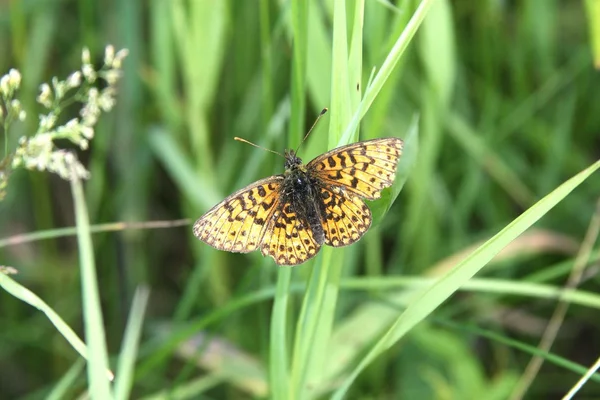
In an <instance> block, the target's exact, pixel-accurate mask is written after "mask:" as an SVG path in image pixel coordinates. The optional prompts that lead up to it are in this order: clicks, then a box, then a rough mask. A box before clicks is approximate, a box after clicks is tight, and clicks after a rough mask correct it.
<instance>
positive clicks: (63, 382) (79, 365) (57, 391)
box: [46, 358, 85, 400]
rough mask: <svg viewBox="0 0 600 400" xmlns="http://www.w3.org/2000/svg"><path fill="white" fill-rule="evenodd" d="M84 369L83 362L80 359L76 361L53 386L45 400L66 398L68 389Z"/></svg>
mask: <svg viewBox="0 0 600 400" xmlns="http://www.w3.org/2000/svg"><path fill="white" fill-rule="evenodd" d="M84 368H85V362H84V361H83V360H82V359H81V358H80V359H78V360H77V361H76V362H75V363H74V364H73V366H72V367H71V368H69V370H68V371H67V373H66V374H64V375H63V377H62V378H61V379H60V380H59V381H58V382H57V383H56V385H54V388H52V391H51V392H50V393H48V396H46V400H61V399H66V398H68V397H67V394H68V391H69V389H71V388H72V387H73V386H74V385H75V383H76V381H77V379H78V378H79V375H81V373H82V372H83V369H84Z"/></svg>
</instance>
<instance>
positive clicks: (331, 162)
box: [306, 138, 403, 200]
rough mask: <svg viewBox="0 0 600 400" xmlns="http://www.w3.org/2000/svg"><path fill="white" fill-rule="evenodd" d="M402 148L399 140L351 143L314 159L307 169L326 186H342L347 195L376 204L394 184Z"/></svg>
mask: <svg viewBox="0 0 600 400" xmlns="http://www.w3.org/2000/svg"><path fill="white" fill-rule="evenodd" d="M402 147H403V142H402V140H400V139H398V138H383V139H373V140H366V141H364V142H358V143H352V144H349V145H347V146H342V147H338V148H337V149H333V150H331V151H329V152H327V153H325V154H322V155H320V156H318V157H316V158H315V159H314V160H312V161H311V162H309V163H308V164H307V166H306V168H307V171H308V172H309V174H311V175H313V176H314V177H317V178H318V179H319V180H321V181H322V182H323V183H324V184H326V185H331V186H341V187H343V188H344V189H345V190H346V191H347V192H350V193H353V194H355V195H358V196H360V197H363V198H365V199H367V200H375V199H378V198H379V197H381V190H382V189H384V188H386V187H388V186H391V185H392V183H394V178H395V177H396V167H397V166H398V160H399V159H400V156H401V155H402Z"/></svg>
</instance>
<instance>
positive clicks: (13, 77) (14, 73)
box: [8, 68, 21, 90]
mask: <svg viewBox="0 0 600 400" xmlns="http://www.w3.org/2000/svg"><path fill="white" fill-rule="evenodd" d="M8 76H9V77H10V83H11V86H12V87H13V88H14V89H15V90H16V89H18V88H19V86H21V73H20V72H19V71H18V70H16V69H14V68H11V69H10V71H8Z"/></svg>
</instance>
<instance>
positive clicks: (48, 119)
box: [39, 112, 56, 132]
mask: <svg viewBox="0 0 600 400" xmlns="http://www.w3.org/2000/svg"><path fill="white" fill-rule="evenodd" d="M54 124H56V115H55V114H54V113H52V112H51V113H48V114H47V115H43V114H42V115H40V127H39V131H40V132H48V131H50V130H51V129H52V128H54Z"/></svg>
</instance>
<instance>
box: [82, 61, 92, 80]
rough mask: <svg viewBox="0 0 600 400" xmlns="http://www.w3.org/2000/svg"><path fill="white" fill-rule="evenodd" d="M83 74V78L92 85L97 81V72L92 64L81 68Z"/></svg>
mask: <svg viewBox="0 0 600 400" xmlns="http://www.w3.org/2000/svg"><path fill="white" fill-rule="evenodd" d="M81 72H82V73H83V77H84V78H85V80H86V81H88V82H90V83H94V82H95V81H96V71H95V70H94V67H93V66H92V64H83V66H82V67H81Z"/></svg>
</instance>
